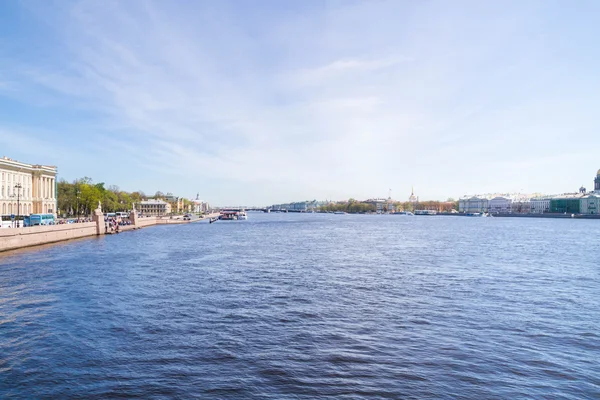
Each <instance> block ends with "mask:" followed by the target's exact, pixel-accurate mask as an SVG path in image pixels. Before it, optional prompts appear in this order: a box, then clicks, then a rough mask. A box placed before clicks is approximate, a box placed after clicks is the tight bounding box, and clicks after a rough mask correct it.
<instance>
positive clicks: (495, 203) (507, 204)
mask: <svg viewBox="0 0 600 400" xmlns="http://www.w3.org/2000/svg"><path fill="white" fill-rule="evenodd" d="M512 202H513V199H512V198H510V197H508V196H496V197H494V198H493V199H491V200H490V202H489V208H488V210H489V212H491V213H493V214H508V213H510V212H511V205H512Z"/></svg>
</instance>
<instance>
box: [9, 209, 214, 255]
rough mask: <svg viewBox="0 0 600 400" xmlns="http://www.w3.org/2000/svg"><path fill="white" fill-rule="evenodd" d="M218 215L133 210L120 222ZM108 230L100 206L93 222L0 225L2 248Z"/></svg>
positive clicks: (150, 223) (128, 227)
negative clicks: (142, 214)
mask: <svg viewBox="0 0 600 400" xmlns="http://www.w3.org/2000/svg"><path fill="white" fill-rule="evenodd" d="M215 215H218V214H210V215H206V216H204V217H203V218H200V219H194V220H191V221H184V220H182V219H176V218H173V219H171V218H167V217H162V218H161V217H145V218H139V217H138V216H137V214H136V212H132V213H131V214H130V216H129V219H130V221H131V222H132V223H131V225H125V226H119V232H124V231H129V230H134V229H140V228H144V227H148V226H155V225H179V224H189V223H194V222H200V221H203V220H206V219H209V218H211V217H214V216H215ZM105 231H106V229H105V224H104V214H103V213H102V211H101V210H98V209H97V210H95V211H94V215H93V221H92V222H83V223H77V224H64V225H48V226H32V227H27V228H10V229H0V252H3V251H7V250H15V249H20V248H23V247H31V246H39V245H43V244H49V243H56V242H62V241H65V240H71V239H79V238H84V237H88V236H100V235H105V234H107V233H108V232H105Z"/></svg>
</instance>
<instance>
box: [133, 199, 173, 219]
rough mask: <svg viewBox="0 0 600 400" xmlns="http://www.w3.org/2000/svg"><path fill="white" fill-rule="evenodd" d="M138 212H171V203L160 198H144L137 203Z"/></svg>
mask: <svg viewBox="0 0 600 400" xmlns="http://www.w3.org/2000/svg"><path fill="white" fill-rule="evenodd" d="M138 212H140V213H141V214H142V215H167V214H170V213H171V204H169V203H167V202H166V201H162V200H156V199H152V200H144V201H141V202H140V203H139V204H138Z"/></svg>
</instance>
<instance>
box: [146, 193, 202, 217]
mask: <svg viewBox="0 0 600 400" xmlns="http://www.w3.org/2000/svg"><path fill="white" fill-rule="evenodd" d="M136 208H137V210H138V211H139V212H140V213H141V214H143V215H168V214H171V213H172V212H176V213H182V212H192V213H207V212H208V211H209V210H210V205H209V204H208V203H207V202H205V201H202V200H199V199H198V196H196V199H195V200H191V201H190V202H189V203H188V204H187V205H185V203H184V198H183V197H176V196H173V195H172V194H171V193H167V195H166V196H165V197H164V200H162V199H149V200H144V201H141V202H139V203H138V204H136Z"/></svg>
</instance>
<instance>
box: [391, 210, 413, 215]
mask: <svg viewBox="0 0 600 400" xmlns="http://www.w3.org/2000/svg"><path fill="white" fill-rule="evenodd" d="M392 214H394V215H410V216H413V215H415V214H413V213H411V212H410V211H396V212H395V213H392Z"/></svg>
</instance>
